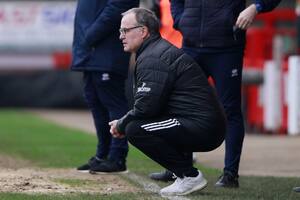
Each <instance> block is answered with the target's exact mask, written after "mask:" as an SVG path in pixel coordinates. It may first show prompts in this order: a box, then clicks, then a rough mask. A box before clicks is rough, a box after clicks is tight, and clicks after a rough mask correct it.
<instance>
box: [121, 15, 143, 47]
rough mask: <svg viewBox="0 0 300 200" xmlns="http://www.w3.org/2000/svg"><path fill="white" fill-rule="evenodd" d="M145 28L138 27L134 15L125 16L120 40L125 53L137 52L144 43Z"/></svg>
mask: <svg viewBox="0 0 300 200" xmlns="http://www.w3.org/2000/svg"><path fill="white" fill-rule="evenodd" d="M143 29H144V28H143V26H141V25H138V23H137V22H136V19H135V14H134V13H129V14H127V15H125V16H123V18H122V21H121V27H120V40H121V41H122V43H123V46H124V51H126V52H136V51H137V50H138V48H139V47H140V46H141V44H142V43H143V32H144V30H143Z"/></svg>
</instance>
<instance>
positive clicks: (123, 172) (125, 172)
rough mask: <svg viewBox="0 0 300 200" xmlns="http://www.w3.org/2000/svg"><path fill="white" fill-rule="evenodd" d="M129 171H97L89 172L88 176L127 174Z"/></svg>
mask: <svg viewBox="0 0 300 200" xmlns="http://www.w3.org/2000/svg"><path fill="white" fill-rule="evenodd" d="M128 172H129V170H126V171H119V172H97V171H89V173H90V174H100V175H101V174H102V175H103V174H127V173H128Z"/></svg>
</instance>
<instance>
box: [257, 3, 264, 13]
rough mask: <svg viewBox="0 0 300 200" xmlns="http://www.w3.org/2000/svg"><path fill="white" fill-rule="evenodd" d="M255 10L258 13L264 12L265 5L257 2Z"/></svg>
mask: <svg viewBox="0 0 300 200" xmlns="http://www.w3.org/2000/svg"><path fill="white" fill-rule="evenodd" d="M255 8H256V12H257V13H261V12H262V11H263V5H262V3H261V2H260V1H255Z"/></svg>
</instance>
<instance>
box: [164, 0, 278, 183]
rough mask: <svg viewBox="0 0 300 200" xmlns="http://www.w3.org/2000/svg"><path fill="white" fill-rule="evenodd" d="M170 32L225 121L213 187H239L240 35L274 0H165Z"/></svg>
mask: <svg viewBox="0 0 300 200" xmlns="http://www.w3.org/2000/svg"><path fill="white" fill-rule="evenodd" d="M170 2H171V12H172V16H173V19H174V28H175V29H177V30H178V31H180V32H181V33H182V35H183V50H184V52H186V53H187V54H189V55H191V56H192V57H193V58H194V59H195V60H196V62H197V63H198V64H199V65H200V66H201V67H202V68H203V70H204V72H205V74H206V76H207V77H211V78H212V79H213V81H214V84H215V88H216V90H217V94H218V97H219V100H220V101H221V102H222V104H223V107H224V109H225V112H226V117H227V120H228V126H227V133H226V137H225V167H224V170H223V174H222V175H221V176H220V178H219V180H218V181H217V183H216V184H215V186H217V187H231V188H237V187H239V182H238V177H239V175H238V171H239V163H240V157H241V152H242V146H243V140H244V134H245V130H244V120H243V115H242V111H241V80H242V68H243V56H244V48H245V33H246V29H247V28H249V27H250V25H251V24H252V22H253V19H254V18H255V16H256V14H258V13H262V12H267V11H271V10H272V9H274V8H275V7H276V6H277V5H278V4H279V3H280V0H255V1H253V3H251V4H250V5H249V6H248V7H246V1H245V0H171V1H170Z"/></svg>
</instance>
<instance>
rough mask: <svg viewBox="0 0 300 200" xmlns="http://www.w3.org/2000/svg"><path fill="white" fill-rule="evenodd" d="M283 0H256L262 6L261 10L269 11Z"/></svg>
mask: <svg viewBox="0 0 300 200" xmlns="http://www.w3.org/2000/svg"><path fill="white" fill-rule="evenodd" d="M280 2H281V0H255V4H256V5H258V6H260V7H261V8H260V11H259V12H268V11H271V10H273V9H274V8H276V6H278V4H279V3H280Z"/></svg>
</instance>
